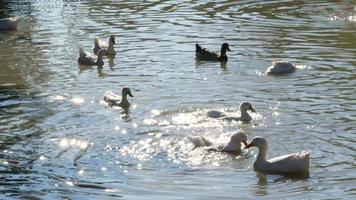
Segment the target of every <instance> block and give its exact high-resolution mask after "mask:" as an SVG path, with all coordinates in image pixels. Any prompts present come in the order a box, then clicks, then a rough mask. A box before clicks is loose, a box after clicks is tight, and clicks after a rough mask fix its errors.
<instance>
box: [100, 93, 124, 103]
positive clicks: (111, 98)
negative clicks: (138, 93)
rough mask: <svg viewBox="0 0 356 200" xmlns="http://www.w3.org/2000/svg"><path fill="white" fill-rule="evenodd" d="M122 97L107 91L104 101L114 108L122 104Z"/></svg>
mask: <svg viewBox="0 0 356 200" xmlns="http://www.w3.org/2000/svg"><path fill="white" fill-rule="evenodd" d="M121 99H122V98H121V96H119V95H116V94H114V93H113V92H111V91H107V92H105V94H104V97H103V100H104V101H105V102H107V103H108V105H109V106H114V105H117V104H119V103H120V101H121Z"/></svg>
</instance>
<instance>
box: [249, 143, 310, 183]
mask: <svg viewBox="0 0 356 200" xmlns="http://www.w3.org/2000/svg"><path fill="white" fill-rule="evenodd" d="M252 146H255V147H257V148H258V149H259V152H258V155H257V159H256V161H255V162H254V164H253V168H254V170H255V171H260V172H263V173H266V174H280V175H301V176H309V155H310V152H306V151H303V152H299V153H293V154H288V155H283V156H278V157H275V158H272V159H268V160H267V149H268V144H267V141H266V140H265V139H264V138H262V137H259V136H258V137H255V138H253V139H252V141H251V142H250V143H249V144H247V145H246V146H245V148H250V147H252Z"/></svg>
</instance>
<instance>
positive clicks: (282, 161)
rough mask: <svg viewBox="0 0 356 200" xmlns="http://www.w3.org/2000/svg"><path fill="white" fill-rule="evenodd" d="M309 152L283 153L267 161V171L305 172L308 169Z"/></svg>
mask: <svg viewBox="0 0 356 200" xmlns="http://www.w3.org/2000/svg"><path fill="white" fill-rule="evenodd" d="M309 154H310V152H305V151H303V152H300V153H293V154H288V155H283V156H279V157H275V158H272V159H269V160H268V161H267V165H266V167H267V169H266V170H267V171H271V172H276V173H285V174H295V173H305V172H308V171H309Z"/></svg>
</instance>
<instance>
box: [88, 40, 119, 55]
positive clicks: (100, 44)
mask: <svg viewBox="0 0 356 200" xmlns="http://www.w3.org/2000/svg"><path fill="white" fill-rule="evenodd" d="M114 44H116V43H115V35H110V37H109V44H108V43H107V42H104V41H102V40H100V39H99V38H98V37H96V38H95V40H94V48H93V52H94V54H95V55H97V53H98V51H99V50H100V49H106V51H107V53H106V55H108V56H112V57H114V56H115V55H116V51H115V48H114Z"/></svg>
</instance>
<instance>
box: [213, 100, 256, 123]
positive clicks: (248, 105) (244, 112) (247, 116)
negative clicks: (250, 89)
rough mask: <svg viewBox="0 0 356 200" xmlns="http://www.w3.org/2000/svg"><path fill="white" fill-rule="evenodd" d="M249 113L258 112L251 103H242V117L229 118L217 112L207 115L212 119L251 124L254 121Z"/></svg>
mask: <svg viewBox="0 0 356 200" xmlns="http://www.w3.org/2000/svg"><path fill="white" fill-rule="evenodd" d="M247 111H251V112H254V113H255V112H256V111H255V109H253V107H252V105H251V103H249V102H242V103H241V104H240V113H241V116H240V117H227V116H226V115H225V114H224V113H222V112H220V111H216V110H211V111H208V113H207V115H208V116H209V117H211V118H221V119H223V120H228V121H242V122H243V123H249V122H250V121H251V120H252V117H251V116H250V114H249V113H248V112H247Z"/></svg>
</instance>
